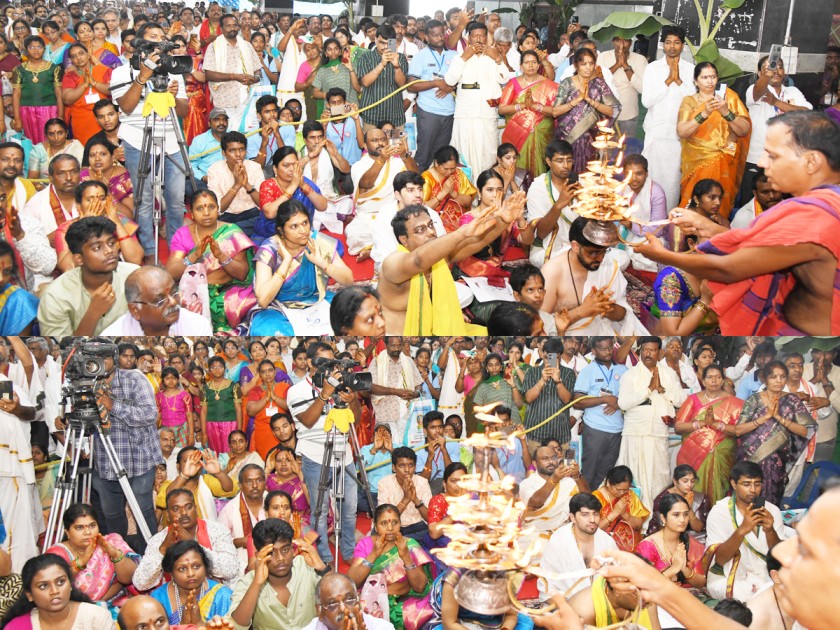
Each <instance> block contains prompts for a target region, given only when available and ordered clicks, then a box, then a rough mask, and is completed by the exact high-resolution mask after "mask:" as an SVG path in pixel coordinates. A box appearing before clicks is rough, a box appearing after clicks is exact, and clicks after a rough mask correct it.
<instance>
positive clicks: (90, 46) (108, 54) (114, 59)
mask: <svg viewBox="0 0 840 630" xmlns="http://www.w3.org/2000/svg"><path fill="white" fill-rule="evenodd" d="M100 21H101V20H100ZM106 32H107V26H106ZM76 37H78V38H79V43H80V44H81V45H82V46H84V47H85V48H87V51H88V53H90V59H91V61H93V63H95V64H102V65H104V66H106V67H108V68H111V69H112V70H113V69H114V68H116V67H117V66H119V65H121V63H122V62H121V61H120V58H119V57H118V56H117V54H116V53H115V52H113V51H112V50H109V49H108V48H107V47H106V46H102V45H100V44H97V39H96V38H95V36H94V32H93V26H91V25H90V23H89V22H79V23H78V24H76ZM106 43H107V42H106ZM108 46H112V44H108ZM112 48H113V46H112ZM68 63H69V60H65V61H64V64H65V66H66V65H67V64H68Z"/></svg>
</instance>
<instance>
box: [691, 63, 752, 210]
mask: <svg viewBox="0 0 840 630" xmlns="http://www.w3.org/2000/svg"><path fill="white" fill-rule="evenodd" d="M717 83H718V72H717V68H716V67H715V65H714V64H713V63H711V62H708V61H704V62H702V63H698V64H697V65H696V66H694V85H696V86H697V94H694V95H692V96H686V97H685V98H684V99H683V101H682V104H681V105H680V111H679V114H678V117H677V135H678V136H679V137H680V139H681V140H682V164H681V168H682V180H681V181H680V186H681V189H682V198H681V201H680V207H683V208H685V207H687V206H686V204H687V203H688V202H689V201H690V199H691V195H693V191H694V185H695V184H696V183H697V182H699V181H700V180H701V179H709V178H712V179H716V180H717V181H719V182H720V183H721V184H722V186H723V199H722V200H721V205H720V215H721V216H722V217H723V218H724V219H728V218H729V214H730V213H731V212H732V204H733V203H734V202H735V195H736V194H737V192H738V188H739V187H740V185H741V175H742V174H743V172H744V164H746V160H747V150H748V149H749V146H750V130H751V128H752V126H751V124H750V114H749V111H747V108H746V107H745V106H744V104H743V103H742V102H741V99H740V98H738V95H737V94H736V93H735V92H734V91H733V90H730V89H729V88H726V93H725V95H723V96H722V97H721V96H720V94H719V93H718V92H716V91H715V88H716V87H717Z"/></svg>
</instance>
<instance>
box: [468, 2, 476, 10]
mask: <svg viewBox="0 0 840 630" xmlns="http://www.w3.org/2000/svg"><path fill="white" fill-rule="evenodd" d="M470 11H472V12H473V13H475V2H474V1H473V0H469V2H467V13H469V12H470Z"/></svg>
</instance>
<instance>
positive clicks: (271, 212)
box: [254, 108, 327, 334]
mask: <svg viewBox="0 0 840 630" xmlns="http://www.w3.org/2000/svg"><path fill="white" fill-rule="evenodd" d="M284 109H285V108H284ZM290 113H291V112H290ZM280 129H281V135H282V133H283V132H282V130H283V129H292V127H289V126H285V127H281V128H280ZM283 141H284V142H285V141H286V140H285V139H284V140H283ZM271 163H272V164H273V167H274V177H272V178H270V179H267V180H265V181H264V182H263V183H262V184H260V217H259V218H258V219H257V220H256V222H255V223H254V234H255V235H256V236H258V237H260V241H259V244H262V241H263V240H265V239H269V238H272V237H274V236H275V234H276V233H277V226H276V225H275V220H276V218H277V211H278V208H279V207H280V204H282V203H283V202H285V201H289V200H295V201H299V202H300V203H302V204H303V207H304V208H306V212H307V214H308V215H309V223H310V224H311V223H313V222H314V220H315V212H321V211H324V210H326V209H327V198H326V197H324V195H322V194H321V189H320V188H318V186H317V185H316V184H315V182H313V181H312V180H311V179H309V178H308V177H304V176H303V169H304V167H305V166H306V162H305V161H304V160H300V159H298V155H297V152H296V151H295V148H294V142H292V145H286V146H284V147H280V148H279V149H277V150H276V151H275V152H274V155H273V156H272V157H271ZM268 334H271V333H268ZM289 334H292V333H289Z"/></svg>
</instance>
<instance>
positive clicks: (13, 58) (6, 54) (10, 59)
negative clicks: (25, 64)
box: [0, 32, 20, 79]
mask: <svg viewBox="0 0 840 630" xmlns="http://www.w3.org/2000/svg"><path fill="white" fill-rule="evenodd" d="M19 65H20V57H18V56H17V55H16V54H15V53H14V51H13V49H12V45H11V44H10V43H9V40H8V38H7V37H6V34H5V33H2V32H0V75H2V76H3V78H5V79H11V78H12V70H14V69H15V68H17V67H18V66H19Z"/></svg>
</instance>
